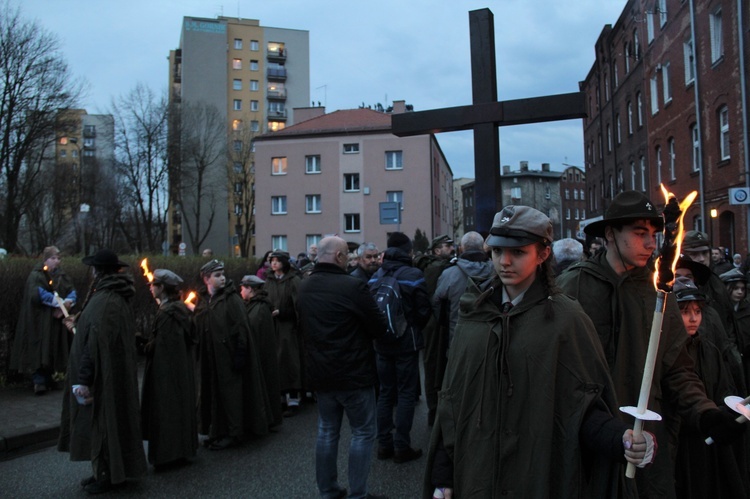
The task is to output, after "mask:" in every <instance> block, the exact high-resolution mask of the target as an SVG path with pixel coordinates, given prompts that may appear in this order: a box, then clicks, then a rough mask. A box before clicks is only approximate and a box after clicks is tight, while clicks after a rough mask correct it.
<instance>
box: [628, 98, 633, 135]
mask: <svg viewBox="0 0 750 499" xmlns="http://www.w3.org/2000/svg"><path fill="white" fill-rule="evenodd" d="M628 135H633V103H632V102H630V101H628Z"/></svg>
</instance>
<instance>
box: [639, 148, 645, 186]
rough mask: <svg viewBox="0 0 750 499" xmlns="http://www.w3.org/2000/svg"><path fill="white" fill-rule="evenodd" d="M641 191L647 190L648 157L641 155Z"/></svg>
mask: <svg viewBox="0 0 750 499" xmlns="http://www.w3.org/2000/svg"><path fill="white" fill-rule="evenodd" d="M640 164H641V191H643V192H646V158H645V157H643V156H641V158H640Z"/></svg>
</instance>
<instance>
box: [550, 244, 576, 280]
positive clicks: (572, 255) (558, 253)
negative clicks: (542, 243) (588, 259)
mask: <svg viewBox="0 0 750 499" xmlns="http://www.w3.org/2000/svg"><path fill="white" fill-rule="evenodd" d="M552 254H553V255H555V275H560V274H561V273H562V271H563V270H565V269H567V268H568V267H569V266H570V265H572V264H574V263H576V262H580V261H581V260H583V244H581V243H580V242H579V241H577V240H575V239H573V238H570V237H566V238H564V239H558V240H557V241H555V242H554V243H552Z"/></svg>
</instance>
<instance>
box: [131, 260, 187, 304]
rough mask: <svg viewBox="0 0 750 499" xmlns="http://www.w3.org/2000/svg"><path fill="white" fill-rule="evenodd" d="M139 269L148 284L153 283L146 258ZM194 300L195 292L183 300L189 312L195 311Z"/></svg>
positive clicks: (157, 301)
mask: <svg viewBox="0 0 750 499" xmlns="http://www.w3.org/2000/svg"><path fill="white" fill-rule="evenodd" d="M141 268H142V269H143V275H144V276H145V277H146V279H148V282H149V284H151V283H152V282H154V274H153V273H152V272H151V271H150V270H149V268H148V258H144V259H143V260H142V261H141ZM195 298H196V295H195V292H194V291H191V292H190V293H189V294H188V295H187V298H185V301H184V302H183V303H185V305H186V306H187V308H188V309H189V310H190V311H191V312H192V311H193V310H195ZM156 303H157V304H158V303H159V300H158V299H157V300H156Z"/></svg>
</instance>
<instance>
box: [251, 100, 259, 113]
mask: <svg viewBox="0 0 750 499" xmlns="http://www.w3.org/2000/svg"><path fill="white" fill-rule="evenodd" d="M258 108H259V104H258V101H257V100H251V101H250V111H258Z"/></svg>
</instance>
